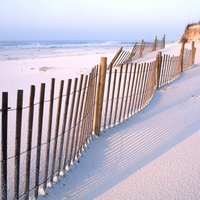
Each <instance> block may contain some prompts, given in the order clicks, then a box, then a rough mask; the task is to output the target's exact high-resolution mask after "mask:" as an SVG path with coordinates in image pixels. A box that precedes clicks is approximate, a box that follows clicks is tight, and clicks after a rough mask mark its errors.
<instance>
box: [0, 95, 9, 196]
mask: <svg viewBox="0 0 200 200" xmlns="http://www.w3.org/2000/svg"><path fill="white" fill-rule="evenodd" d="M1 112H2V121H1V160H2V162H1V198H0V199H2V200H6V199H7V134H8V93H7V92H3V93H2V109H1Z"/></svg>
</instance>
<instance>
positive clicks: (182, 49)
mask: <svg viewBox="0 0 200 200" xmlns="http://www.w3.org/2000/svg"><path fill="white" fill-rule="evenodd" d="M184 49H185V42H182V47H181V52H180V69H181V72H182V71H183V58H184V56H183V55H184Z"/></svg>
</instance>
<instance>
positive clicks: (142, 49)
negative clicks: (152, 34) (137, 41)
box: [140, 40, 145, 58]
mask: <svg viewBox="0 0 200 200" xmlns="http://www.w3.org/2000/svg"><path fill="white" fill-rule="evenodd" d="M144 48H145V43H144V40H142V42H141V47H140V58H141V57H142V53H143V51H144Z"/></svg>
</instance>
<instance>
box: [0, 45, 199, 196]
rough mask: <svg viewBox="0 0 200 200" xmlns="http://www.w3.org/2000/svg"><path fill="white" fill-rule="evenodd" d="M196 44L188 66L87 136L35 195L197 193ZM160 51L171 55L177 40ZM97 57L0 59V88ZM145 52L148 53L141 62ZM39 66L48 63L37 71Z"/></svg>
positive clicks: (176, 49)
mask: <svg viewBox="0 0 200 200" xmlns="http://www.w3.org/2000/svg"><path fill="white" fill-rule="evenodd" d="M196 46H197V54H196V61H195V66H194V68H192V69H190V70H188V71H186V72H183V73H181V75H180V77H179V78H178V79H177V80H175V81H174V82H172V83H171V84H169V85H166V86H164V87H162V88H160V89H159V90H157V91H156V92H155V95H154V98H153V99H152V101H151V103H150V105H148V106H147V107H146V108H145V109H144V110H143V111H141V112H140V113H138V114H136V115H135V116H133V117H132V118H129V119H128V120H127V121H126V122H124V123H123V124H121V125H119V126H116V127H114V128H112V129H110V130H107V131H106V132H105V133H102V134H101V136H100V137H99V138H95V137H94V139H93V141H92V142H91V144H90V145H89V148H88V149H87V150H86V151H85V152H84V153H83V156H82V157H81V158H80V163H77V162H76V163H75V166H74V167H72V168H71V169H70V171H69V172H68V175H67V176H66V177H64V178H59V182H58V183H56V184H54V185H53V188H49V189H48V190H47V193H48V195H47V196H46V197H41V196H40V197H39V199H60V200H61V199H62V200H66V199H74V200H77V199H87V200H89V199H99V200H100V199H104V200H110V199H112V200H113V199H117V200H119V199H123V200H124V199H134V200H135V199H138V200H140V199H141V200H142V199H145V200H146V199H156V200H157V199H162V200H164V199H166V200H169V199H170V200H171V199H174V200H177V199H180V200H183V199H187V200H188V199H192V200H195V199H200V159H199V158H200V145H199V144H200V57H199V55H200V45H196ZM163 51H164V52H165V53H167V54H170V55H178V54H179V52H180V45H175V46H173V47H168V48H166V49H165V50H163ZM108 55H110V54H108ZM110 56H111V55H110ZM100 57H101V56H100V55H95V56H94V55H88V56H86V55H84V56H80V57H78V58H77V57H76V58H74V57H69V58H65V57H60V58H42V59H23V60H17V61H15V60H10V61H5V60H2V61H0V70H1V77H0V91H3V90H8V91H10V90H11V93H14V89H15V88H18V87H24V88H25V89H27V88H29V86H30V84H33V83H36V82H37V83H36V84H38V83H41V81H42V82H43V81H49V79H50V78H52V76H54V77H55V75H56V77H57V78H60V79H63V78H65V74H63V73H64V72H65V73H67V75H69V74H70V73H72V72H71V70H72V69H69V68H65V63H68V66H69V63H70V62H72V63H73V62H74V63H75V61H76V62H77V68H75V74H76V73H78V72H80V70H81V69H82V70H83V73H85V72H86V73H87V70H86V68H87V67H88V68H90V67H92V66H93V65H95V63H92V62H90V63H87V65H85V64H84V63H85V62H87V61H85V59H86V58H88V59H90V60H91V61H92V59H91V58H94V61H95V62H97V64H98V62H99V60H100ZM111 58H112V56H111ZM153 58H155V53H151V54H149V55H147V56H145V57H144V58H143V59H142V61H148V60H151V59H153ZM62 59H63V60H62ZM67 59H68V61H67ZM73 59H74V60H73ZM56 60H57V62H59V63H60V64H59V66H58V65H56V64H55V63H56ZM49 61H50V62H49ZM43 65H44V66H48V67H52V66H53V67H55V68H52V69H50V70H47V72H40V71H39V70H38V69H39V67H41V66H43ZM80 65H81V66H80ZM91 65H92V66H91ZM71 66H74V65H71ZM30 68H34V69H30ZM88 68H87V69H88ZM67 70H69V73H68V71H67ZM73 71H74V68H73ZM88 71H89V69H88ZM10 84H12V85H10ZM13 87H14V89H13Z"/></svg>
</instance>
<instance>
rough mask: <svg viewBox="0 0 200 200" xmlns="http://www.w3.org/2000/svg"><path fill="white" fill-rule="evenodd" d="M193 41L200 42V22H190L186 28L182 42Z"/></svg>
mask: <svg viewBox="0 0 200 200" xmlns="http://www.w3.org/2000/svg"><path fill="white" fill-rule="evenodd" d="M192 41H194V42H196V43H200V22H198V23H193V24H188V25H187V26H186V28H185V32H184V34H183V36H182V38H181V42H185V43H190V42H192Z"/></svg>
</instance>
